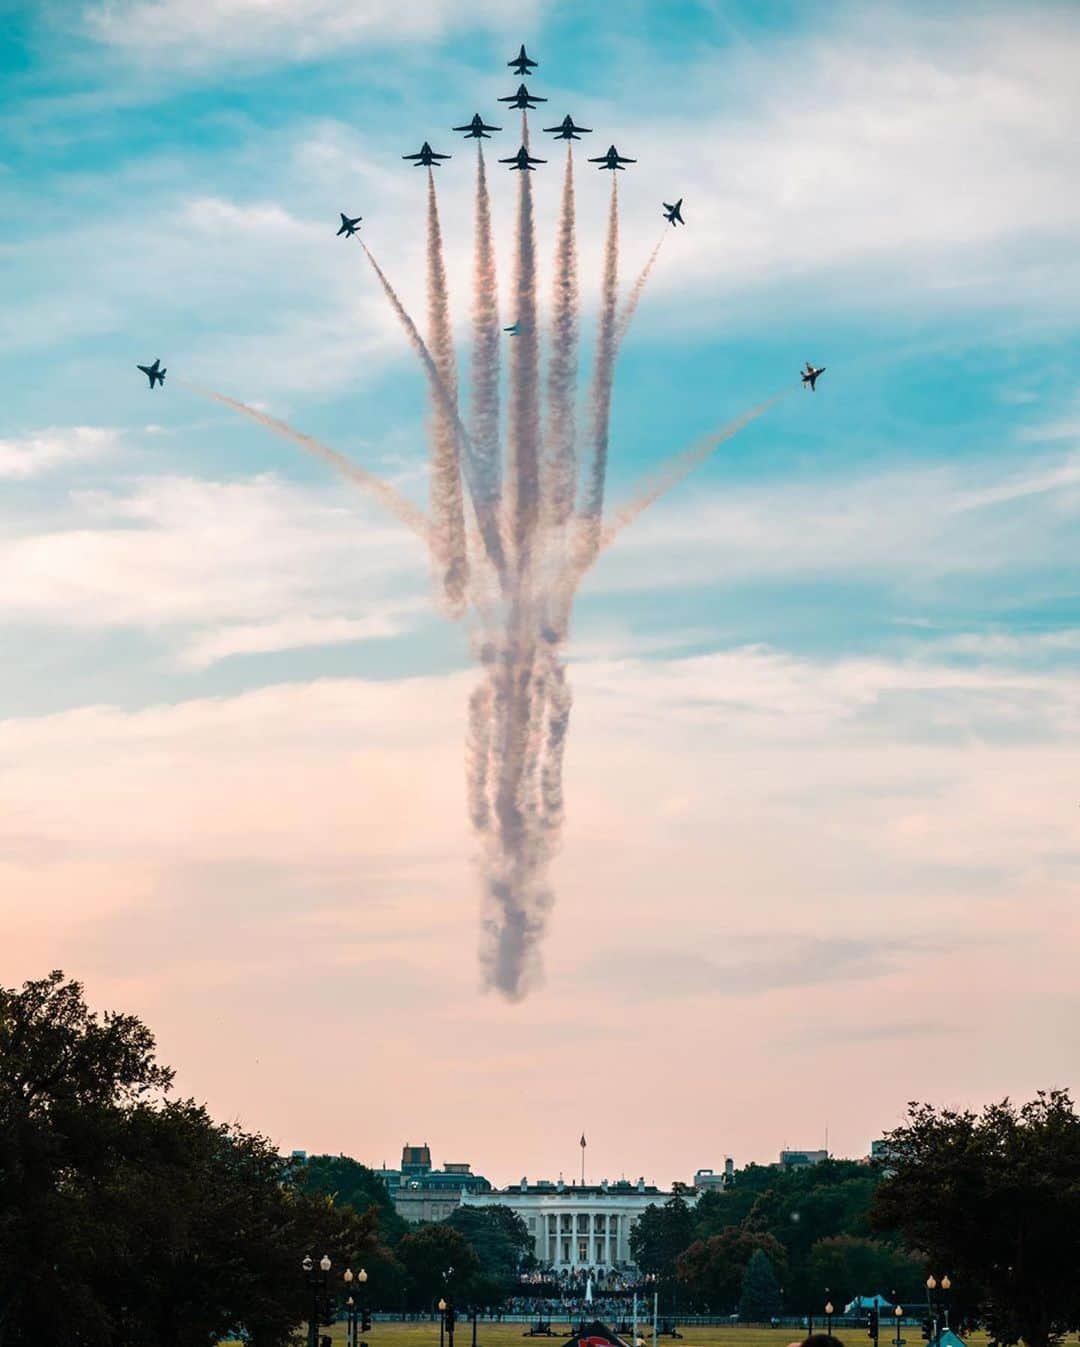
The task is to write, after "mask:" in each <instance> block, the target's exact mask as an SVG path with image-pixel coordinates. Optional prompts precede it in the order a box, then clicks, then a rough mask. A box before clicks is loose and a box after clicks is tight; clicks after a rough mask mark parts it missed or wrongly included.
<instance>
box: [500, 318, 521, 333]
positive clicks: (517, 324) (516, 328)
mask: <svg viewBox="0 0 1080 1347" xmlns="http://www.w3.org/2000/svg"><path fill="white" fill-rule="evenodd" d="M503 331H504V332H507V333H509V335H510V336H511V337H516V336H517V335H518V333H519V332H520V331H521V319H520V318H518V319H515V321H514V322H512V323H511V324H510V326H509V327H504V328H503Z"/></svg>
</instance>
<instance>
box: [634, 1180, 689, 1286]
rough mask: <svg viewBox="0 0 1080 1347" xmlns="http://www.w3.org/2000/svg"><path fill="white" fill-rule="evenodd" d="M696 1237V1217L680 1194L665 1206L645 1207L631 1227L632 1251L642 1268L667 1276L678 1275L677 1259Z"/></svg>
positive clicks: (636, 1261) (652, 1205)
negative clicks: (676, 1268)
mask: <svg viewBox="0 0 1080 1347" xmlns="http://www.w3.org/2000/svg"><path fill="white" fill-rule="evenodd" d="M693 1238H694V1217H693V1213H692V1212H691V1210H690V1208H689V1206H688V1205H687V1204H686V1202H685V1200H684V1199H683V1198H681V1197H672V1198H669V1200H668V1201H667V1202H665V1203H664V1205H663V1206H662V1207H658V1206H656V1205H655V1203H653V1204H651V1205H650V1206H648V1207H646V1208H645V1210H644V1211H643V1212H642V1213H641V1216H640V1217H639V1218H638V1220H637V1222H636V1223H635V1225H634V1226H633V1228H632V1229H631V1231H630V1253H631V1256H632V1257H633V1259H634V1262H635V1263H636V1264H637V1265H638V1267H639V1268H641V1270H642V1271H643V1272H654V1273H656V1274H657V1275H658V1276H660V1277H663V1278H665V1279H667V1278H669V1277H673V1276H674V1275H675V1262H676V1260H677V1259H678V1257H679V1254H681V1253H682V1251H683V1250H684V1249H686V1248H687V1247H688V1246H689V1245H690V1244H691V1243H692V1242H693Z"/></svg>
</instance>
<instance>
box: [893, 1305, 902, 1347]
mask: <svg viewBox="0 0 1080 1347" xmlns="http://www.w3.org/2000/svg"><path fill="white" fill-rule="evenodd" d="M893 1317H894V1318H895V1320H896V1347H903V1343H904V1340H903V1338H902V1337H901V1336H900V1320H901V1319H902V1318H903V1317H904V1307H903V1305H897V1307H896V1309H894V1310H893Z"/></svg>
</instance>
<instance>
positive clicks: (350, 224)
mask: <svg viewBox="0 0 1080 1347" xmlns="http://www.w3.org/2000/svg"><path fill="white" fill-rule="evenodd" d="M340 215H341V228H340V229H339V230H338V232H337V233H336V234H335V235H334V237H335V238H338V239H339V238H341V236H342V234H344V235H345V237H346V238H347V239H351V238H352V236H353V235H354V234H355V233H356V226H357V225H358V224H359V223H360V221H361V220H362V219H363V218H364V217H363V216H362V215H358V216H357V217H356V219H355V220H350V219H349V217H348V216H347V215H346V214H345V212H344V211H341V212H340Z"/></svg>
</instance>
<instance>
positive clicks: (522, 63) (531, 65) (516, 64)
mask: <svg viewBox="0 0 1080 1347" xmlns="http://www.w3.org/2000/svg"><path fill="white" fill-rule="evenodd" d="M506 64H507V65H508V66H509V67H510V69H511V70H512V71H513V72H514V74H515V75H527V74H528V73H529V71H530V70H535V69H536V67H537V66H538V65H539V64H540V62H539V61H533V60H531V59H530V58H529V55H528V53H527V52H526V50H525V43H524V42H523V43H522V44H521V46H520V47H519V49H518V54H517V55H516V56H515V57H514V59H513V60H512V61H507V63H506Z"/></svg>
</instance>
